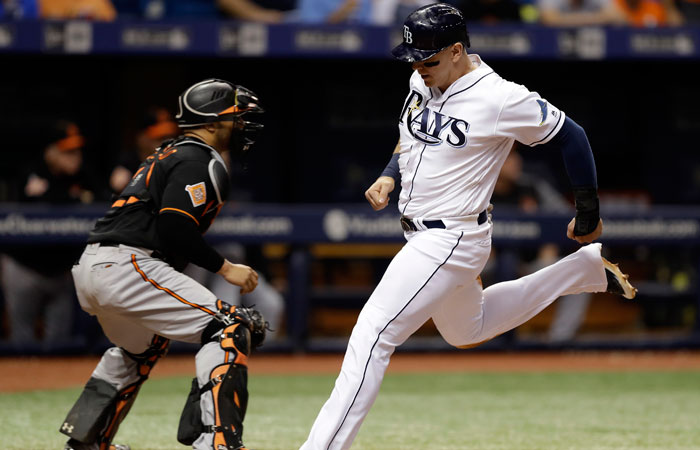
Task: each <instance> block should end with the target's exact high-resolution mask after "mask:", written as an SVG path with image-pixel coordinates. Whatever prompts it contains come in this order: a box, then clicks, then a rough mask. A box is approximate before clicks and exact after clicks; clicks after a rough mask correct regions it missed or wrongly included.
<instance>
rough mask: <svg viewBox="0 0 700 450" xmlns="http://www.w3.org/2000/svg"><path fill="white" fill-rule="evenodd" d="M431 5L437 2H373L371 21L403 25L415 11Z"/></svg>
mask: <svg viewBox="0 0 700 450" xmlns="http://www.w3.org/2000/svg"><path fill="white" fill-rule="evenodd" d="M431 3H435V2H434V1H432V0H372V19H371V20H372V23H373V24H375V25H394V24H402V23H403V22H404V20H406V17H408V15H409V14H411V13H412V12H413V11H415V10H416V9H418V8H420V7H421V6H425V5H429V4H431ZM448 3H452V2H448ZM455 6H456V5H455Z"/></svg>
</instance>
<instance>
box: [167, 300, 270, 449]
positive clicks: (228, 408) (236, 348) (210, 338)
mask: <svg viewBox="0 0 700 450" xmlns="http://www.w3.org/2000/svg"><path fill="white" fill-rule="evenodd" d="M217 306H218V308H219V314H217V316H216V318H215V319H214V320H213V321H212V322H211V323H210V324H209V325H208V326H207V327H206V328H205V330H204V332H202V346H204V345H206V344H208V343H210V342H218V343H219V345H220V346H221V349H222V350H223V351H224V355H225V356H224V363H223V364H219V365H217V366H215V367H214V368H213V369H212V371H211V372H210V374H209V381H208V382H207V383H206V384H205V385H204V386H202V387H201V388H199V383H198V382H197V379H196V378H195V379H194V380H193V382H192V389H191V391H190V395H189V397H188V400H187V403H186V404H185V408H184V409H183V411H182V416H181V418H180V426H179V428H178V441H179V442H181V443H183V444H185V445H191V444H192V443H193V442H194V441H195V440H196V439H197V438H198V437H199V435H200V434H202V433H213V434H214V441H213V443H212V446H213V448H214V449H217V450H219V449H226V450H237V449H240V448H243V442H242V436H243V419H244V418H245V413H246V409H247V407H248V356H249V355H250V349H251V330H250V328H251V327H253V326H254V325H253V324H252V320H251V315H252V313H251V311H252V310H249V309H247V308H240V307H233V306H229V305H227V304H226V303H224V302H222V301H221V300H219V301H218V302H217ZM255 313H257V311H255ZM257 314H258V315H259V313H257ZM260 318H262V316H260ZM209 391H211V395H212V398H213V404H214V423H213V424H208V425H204V424H202V422H201V409H200V408H201V407H200V398H201V396H202V395H204V394H206V393H207V392H209Z"/></svg>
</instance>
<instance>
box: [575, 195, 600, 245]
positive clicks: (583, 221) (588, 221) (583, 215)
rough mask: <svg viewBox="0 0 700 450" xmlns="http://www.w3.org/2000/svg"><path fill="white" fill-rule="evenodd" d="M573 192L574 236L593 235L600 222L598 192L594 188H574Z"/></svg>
mask: <svg viewBox="0 0 700 450" xmlns="http://www.w3.org/2000/svg"><path fill="white" fill-rule="evenodd" d="M573 192H574V200H575V201H576V224H575V225H574V236H585V235H587V234H590V233H593V231H595V229H596V227H597V226H598V222H599V221H600V203H599V201H598V190H597V189H596V188H594V187H575V188H574V189H573Z"/></svg>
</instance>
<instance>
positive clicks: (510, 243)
mask: <svg viewBox="0 0 700 450" xmlns="http://www.w3.org/2000/svg"><path fill="white" fill-rule="evenodd" d="M106 209H107V205H92V206H75V207H55V206H53V207H52V206H48V205H19V204H4V205H0V251H1V249H2V247H3V246H7V245H18V244H19V245H21V244H42V243H51V242H53V243H56V242H63V243H76V244H80V243H82V242H84V241H85V238H86V236H87V233H88V232H89V230H90V229H91V228H92V226H93V224H94V221H95V220H96V219H97V218H98V217H100V216H101V215H102V214H103V213H104V211H105V210H106ZM389 209H390V210H389V211H382V212H374V211H372V210H371V208H370V207H369V206H365V205H318V204H315V205H272V204H263V205H238V206H228V207H226V208H224V209H223V210H222V211H221V213H220V215H219V217H218V218H217V220H216V222H215V223H214V226H213V227H212V229H211V230H210V231H209V232H208V233H207V235H206V238H207V239H208V240H209V241H211V242H212V243H216V242H225V241H235V242H239V243H242V244H270V243H283V244H290V248H291V251H290V255H289V259H288V261H289V269H288V282H289V288H288V291H287V293H286V294H287V305H288V307H287V336H288V339H289V341H288V344H289V347H290V348H293V349H307V350H308V349H313V345H312V344H311V343H310V342H309V341H308V339H307V329H308V317H309V312H310V310H311V308H312V299H313V292H312V288H311V283H310V275H309V271H310V270H309V269H310V265H311V261H312V258H313V256H312V253H311V252H310V247H311V245H312V244H317V243H347V244H351V245H352V244H362V243H372V244H391V243H400V242H403V234H402V231H401V227H400V225H399V222H398V213H397V212H396V211H395V210H394V209H393V208H389ZM603 217H604V224H605V232H604V235H603V237H602V239H601V240H600V241H601V242H602V243H603V245H606V246H613V247H614V246H623V247H629V246H649V247H656V248H658V247H662V248H666V247H668V248H670V249H673V248H691V249H692V251H693V253H692V254H693V255H694V256H693V258H694V259H695V261H694V263H695V264H696V266H695V267H696V268H697V272H698V273H700V252H699V251H698V248H699V247H700V207H694V206H693V207H662V206H658V207H653V208H649V209H645V210H641V211H632V212H622V211H619V210H618V211H607V210H603ZM570 219H571V216H570V215H569V214H544V213H538V214H522V213H519V212H517V211H514V210H509V209H503V208H498V207H497V208H496V210H495V211H494V233H493V243H494V247H501V248H508V247H511V248H512V247H516V248H521V247H534V246H538V245H541V244H542V243H548V242H552V243H557V244H560V245H562V246H563V247H565V248H571V249H572V250H573V249H574V248H576V245H575V244H574V243H573V242H572V241H570V240H569V239H567V238H566V236H565V230H566V225H567V223H568V222H569V220H570ZM654 288H655V286H654V285H651V284H650V285H649V286H648V289H649V292H648V293H647V294H649V295H650V296H653V295H655V294H654V291H653V289H654ZM646 289H647V286H646V285H645V287H640V295H644V294H645V292H644V291H645V290H646ZM691 289H692V292H691V294H692V295H695V297H696V299H697V306H696V308H695V315H696V319H695V324H696V325H695V330H696V331H695V333H694V334H693V336H691V337H690V338H689V339H686V338H684V339H683V340H682V341H679V342H676V343H677V344H679V345H692V346H697V345H700V333H698V331H700V329H699V327H700V290H698V289H697V286H692V287H691ZM357 292H360V291H357ZM363 292H364V291H363ZM360 304H361V303H360ZM666 344H668V345H673V344H674V343H673V342H670V343H668V342H667V343H666ZM326 347H327V346H326Z"/></svg>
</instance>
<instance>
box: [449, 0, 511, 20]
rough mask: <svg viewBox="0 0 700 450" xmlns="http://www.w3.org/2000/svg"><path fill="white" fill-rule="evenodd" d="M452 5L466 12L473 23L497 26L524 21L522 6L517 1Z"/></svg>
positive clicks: (482, 0) (461, 0) (473, 0)
mask: <svg viewBox="0 0 700 450" xmlns="http://www.w3.org/2000/svg"><path fill="white" fill-rule="evenodd" d="M451 3H452V4H453V5H454V6H456V7H457V8H459V9H461V10H462V11H464V15H465V17H466V18H467V20H468V21H471V22H481V23H484V24H497V23H502V22H520V21H522V19H521V16H520V9H521V4H520V2H518V1H517V0H459V1H453V2H451Z"/></svg>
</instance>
